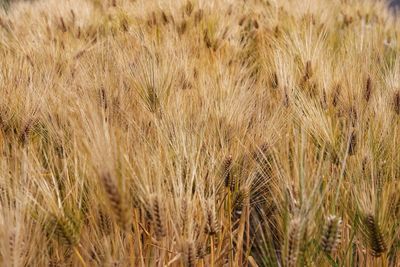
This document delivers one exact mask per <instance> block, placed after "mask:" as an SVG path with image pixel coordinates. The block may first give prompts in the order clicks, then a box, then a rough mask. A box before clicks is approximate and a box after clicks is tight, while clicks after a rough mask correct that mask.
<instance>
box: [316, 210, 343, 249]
mask: <svg viewBox="0 0 400 267" xmlns="http://www.w3.org/2000/svg"><path fill="white" fill-rule="evenodd" d="M341 224H342V220H341V219H340V218H338V217H336V216H334V215H330V216H328V218H327V219H326V222H325V225H324V229H323V233H322V239H321V247H322V250H323V251H324V252H325V253H327V254H331V253H334V252H335V250H336V248H337V246H338V244H339V243H340V238H341V229H340V227H341Z"/></svg>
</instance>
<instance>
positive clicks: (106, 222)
mask: <svg viewBox="0 0 400 267" xmlns="http://www.w3.org/2000/svg"><path fill="white" fill-rule="evenodd" d="M98 221H99V227H100V230H101V232H102V233H103V234H104V235H109V234H111V231H112V222H111V219H110V217H109V216H108V215H107V214H105V213H104V212H102V211H100V212H99V218H98Z"/></svg>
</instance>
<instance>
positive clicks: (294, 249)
mask: <svg viewBox="0 0 400 267" xmlns="http://www.w3.org/2000/svg"><path fill="white" fill-rule="evenodd" d="M299 245H300V219H299V218H294V219H292V220H291V221H290V225H289V236H288V248H287V259H286V260H287V266H289V267H293V266H296V265H297V257H298V254H299Z"/></svg>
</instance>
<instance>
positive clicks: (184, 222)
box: [180, 197, 189, 236]
mask: <svg viewBox="0 0 400 267" xmlns="http://www.w3.org/2000/svg"><path fill="white" fill-rule="evenodd" d="M180 219H181V231H182V236H187V235H188V232H189V225H188V224H189V208H188V200H187V198H186V197H184V198H183V199H182V201H181V208H180Z"/></svg>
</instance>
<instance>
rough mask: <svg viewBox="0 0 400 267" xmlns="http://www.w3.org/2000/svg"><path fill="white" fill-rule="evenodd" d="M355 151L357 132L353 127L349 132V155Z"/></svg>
mask: <svg viewBox="0 0 400 267" xmlns="http://www.w3.org/2000/svg"><path fill="white" fill-rule="evenodd" d="M356 151H357V132H356V130H355V129H354V128H353V129H352V130H351V132H350V141H349V155H354V154H355V153H356Z"/></svg>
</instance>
